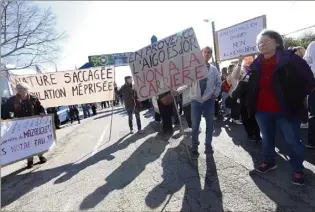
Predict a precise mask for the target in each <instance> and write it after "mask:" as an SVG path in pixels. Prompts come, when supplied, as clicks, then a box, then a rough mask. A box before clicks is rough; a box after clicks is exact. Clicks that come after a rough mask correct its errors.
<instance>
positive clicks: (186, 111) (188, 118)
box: [183, 104, 192, 128]
mask: <svg viewBox="0 0 315 212" xmlns="http://www.w3.org/2000/svg"><path fill="white" fill-rule="evenodd" d="M183 110H184V115H185V119H186V121H187V125H188V127H189V128H192V123H191V105H190V104H189V105H186V106H184V107H183Z"/></svg>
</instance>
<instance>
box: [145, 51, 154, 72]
mask: <svg viewBox="0 0 315 212" xmlns="http://www.w3.org/2000/svg"><path fill="white" fill-rule="evenodd" d="M154 54H155V53H154ZM154 54H153V55H152V57H153V56H154ZM152 57H150V63H151V64H152V61H151V60H152ZM146 66H147V67H148V68H150V67H151V66H150V65H149V63H148V61H147V59H146V58H143V62H142V71H143V69H144V67H146Z"/></svg>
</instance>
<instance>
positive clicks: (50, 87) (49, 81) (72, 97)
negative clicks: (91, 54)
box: [10, 66, 115, 107]
mask: <svg viewBox="0 0 315 212" xmlns="http://www.w3.org/2000/svg"><path fill="white" fill-rule="evenodd" d="M114 69H115V68H114V67H113V66H110V67H95V68H89V69H82V70H74V71H64V72H50V73H43V74H36V75H14V76H12V75H11V76H10V84H11V85H12V86H13V88H15V86H16V84H17V83H18V82H26V83H27V84H29V86H30V93H31V94H33V95H35V96H37V97H38V98H39V100H40V101H41V103H42V105H43V106H44V107H56V106H62V105H74V104H85V103H93V102H101V101H108V100H113V96H114V79H115V70H114ZM14 90H15V89H14Z"/></svg>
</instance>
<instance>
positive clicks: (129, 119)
mask: <svg viewBox="0 0 315 212" xmlns="http://www.w3.org/2000/svg"><path fill="white" fill-rule="evenodd" d="M139 112H140V111H139V110H138V109H137V108H135V109H127V113H128V124H129V128H130V130H133V123H132V119H133V117H132V115H133V114H135V116H136V121H137V127H138V130H141V120H140V113H139Z"/></svg>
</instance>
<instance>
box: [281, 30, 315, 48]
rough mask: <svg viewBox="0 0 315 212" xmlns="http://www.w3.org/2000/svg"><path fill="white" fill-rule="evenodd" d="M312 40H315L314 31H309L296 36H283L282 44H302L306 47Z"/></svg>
mask: <svg viewBox="0 0 315 212" xmlns="http://www.w3.org/2000/svg"><path fill="white" fill-rule="evenodd" d="M312 41H315V33H314V32H312V31H309V32H305V33H304V34H303V35H301V36H300V37H297V38H291V37H284V46H285V48H289V47H290V46H293V47H295V46H303V47H304V48H305V49H306V48H307V46H308V45H309V44H310V43H311V42H312Z"/></svg>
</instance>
